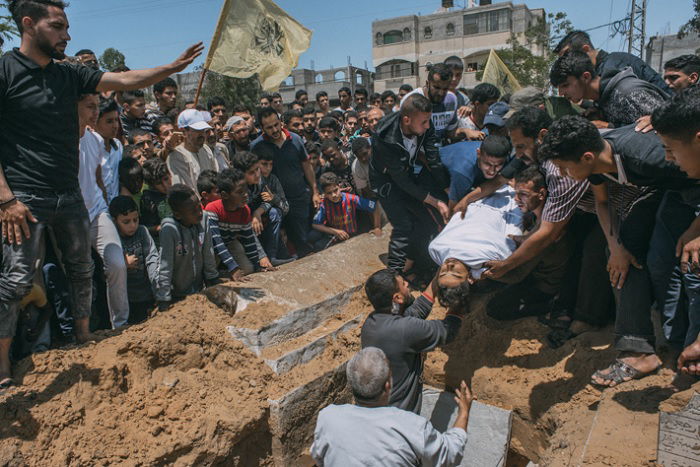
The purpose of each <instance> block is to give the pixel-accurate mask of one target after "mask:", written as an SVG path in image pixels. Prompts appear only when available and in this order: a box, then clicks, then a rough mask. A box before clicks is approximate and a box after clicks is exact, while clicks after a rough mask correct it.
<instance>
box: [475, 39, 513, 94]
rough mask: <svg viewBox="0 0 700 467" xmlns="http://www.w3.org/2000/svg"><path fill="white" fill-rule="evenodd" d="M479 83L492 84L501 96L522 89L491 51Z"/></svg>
mask: <svg viewBox="0 0 700 467" xmlns="http://www.w3.org/2000/svg"><path fill="white" fill-rule="evenodd" d="M481 82H482V83H491V84H493V85H494V86H496V87H497V88H498V89H499V90H500V91H501V94H512V93H514V92H515V91H518V90H519V89H520V88H521V87H522V86H520V83H519V82H518V79H517V78H516V77H515V76H514V75H513V73H511V72H510V70H509V69H508V67H507V66H506V64H505V63H503V60H501V58H500V57H499V56H498V54H497V53H496V52H495V51H494V50H493V49H491V52H489V59H488V60H487V61H486V66H485V67H484V76H482V78H481Z"/></svg>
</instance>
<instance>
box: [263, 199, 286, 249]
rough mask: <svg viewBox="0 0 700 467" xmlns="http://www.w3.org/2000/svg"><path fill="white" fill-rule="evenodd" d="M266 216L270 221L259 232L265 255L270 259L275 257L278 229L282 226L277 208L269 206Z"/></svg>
mask: <svg viewBox="0 0 700 467" xmlns="http://www.w3.org/2000/svg"><path fill="white" fill-rule="evenodd" d="M267 218H268V219H269V221H270V223H269V224H267V225H266V226H265V229H264V230H263V231H262V233H261V234H260V241H261V243H262V246H263V248H264V249H265V253H267V256H268V257H269V258H271V259H272V258H275V259H277V249H278V245H279V243H280V229H281V228H282V213H280V211H279V209H277V208H271V209H270V210H269V211H268V212H267Z"/></svg>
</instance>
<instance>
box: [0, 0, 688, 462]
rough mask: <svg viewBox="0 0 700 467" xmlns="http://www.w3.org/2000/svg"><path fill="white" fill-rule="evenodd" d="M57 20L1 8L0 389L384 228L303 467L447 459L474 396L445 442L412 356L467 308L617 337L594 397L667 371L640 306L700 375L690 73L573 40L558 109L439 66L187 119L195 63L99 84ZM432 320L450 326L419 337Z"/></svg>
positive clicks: (558, 69) (455, 328)
mask: <svg viewBox="0 0 700 467" xmlns="http://www.w3.org/2000/svg"><path fill="white" fill-rule="evenodd" d="M64 9H65V5H64V4H63V2H61V1H58V0H15V1H12V2H10V11H11V13H12V16H13V18H14V20H15V22H16V23H17V27H18V29H19V31H20V32H21V35H22V42H21V45H20V47H19V48H17V49H14V50H12V51H9V52H7V53H6V54H5V55H4V56H3V57H2V58H0V101H1V102H2V105H1V106H0V122H1V125H2V133H1V135H0V167H1V170H0V214H1V217H0V219H1V220H2V235H3V248H2V275H1V276H0V387H1V388H6V387H9V386H11V385H13V384H15V382H14V380H13V379H12V374H11V360H12V358H13V357H14V358H20V357H22V356H24V355H26V354H28V353H30V352H33V351H38V350H43V349H46V348H49V347H50V346H55V345H62V344H65V343H69V342H77V343H82V342H86V341H88V340H90V339H91V335H90V332H91V331H93V330H95V329H98V328H113V329H117V328H120V327H122V326H125V325H127V324H134V323H139V322H142V321H144V320H146V319H147V318H148V317H149V316H150V315H151V314H152V313H153V311H154V310H158V311H166V310H168V309H169V308H170V307H171V306H172V305H173V304H174V303H176V302H177V301H179V300H182V299H183V298H185V297H186V296H188V295H190V294H193V293H197V292H200V291H201V290H203V289H204V288H205V287H208V286H210V285H212V284H216V283H218V282H219V281H221V280H222V279H223V280H227V279H230V280H233V281H237V282H245V281H246V280H247V279H248V276H249V275H250V274H253V273H257V272H260V273H264V272H267V271H272V270H275V269H276V268H277V267H279V266H280V265H283V264H286V263H289V262H292V261H295V260H296V259H298V258H302V257H304V256H306V255H309V254H312V253H313V252H318V251H321V250H323V249H326V248H329V247H331V246H332V245H335V244H338V243H342V242H344V241H346V240H348V239H349V238H351V237H353V236H356V235H359V234H367V233H368V234H371V235H375V236H381V235H383V233H382V232H383V227H384V226H385V225H387V224H390V225H391V233H390V234H389V235H390V239H389V251H388V259H387V269H384V270H381V271H378V272H376V273H375V274H373V275H372V276H371V277H370V278H369V279H368V280H367V283H366V284H365V291H366V294H367V297H368V298H369V301H370V303H371V304H372V306H373V307H374V310H375V311H374V312H373V313H372V314H370V316H369V317H368V319H367V320H366V322H365V323H364V325H363V327H362V347H363V350H362V351H361V352H360V353H359V354H358V355H357V356H356V357H355V358H353V360H352V361H351V362H350V363H349V364H348V366H347V373H348V380H349V382H350V385H351V387H352V391H353V394H354V396H355V399H356V402H357V405H356V406H341V407H338V406H333V407H329V408H327V409H324V411H322V412H321V415H320V416H319V419H318V426H317V430H316V436H315V443H314V448H313V450H312V454H313V455H314V458H315V459H316V461H317V462H318V463H319V465H323V464H324V463H325V464H332V465H346V463H347V462H350V461H351V460H352V459H358V458H357V457H356V456H358V455H360V453H362V456H369V457H366V458H363V459H364V460H363V462H370V463H371V462H372V459H374V460H376V459H384V462H385V463H389V464H394V463H399V464H400V463H403V462H406V463H410V462H413V461H415V460H416V458H415V456H418V458H417V459H418V460H419V461H423V462H427V463H429V464H435V465H455V463H456V462H459V458H461V452H463V450H464V443H465V442H466V441H465V440H466V435H465V434H464V429H465V428H466V417H467V416H468V408H469V404H470V403H471V394H470V393H469V390H468V389H467V388H466V386H465V385H463V386H462V387H461V388H458V391H457V403H458V405H459V408H460V415H459V416H458V419H457V420H458V421H457V422H456V423H455V428H454V429H452V430H449V431H448V432H446V433H444V434H439V433H434V432H433V429H432V427H431V426H428V425H429V424H428V425H426V422H425V420H423V421H421V420H420V419H419V418H414V416H415V417H417V415H415V414H418V413H419V412H420V408H421V400H422V383H421V372H422V361H423V360H422V354H424V353H425V352H427V351H430V350H432V349H434V348H436V347H437V346H440V345H443V344H446V343H448V342H450V341H451V340H452V339H454V338H455V336H456V335H457V334H458V332H459V329H460V325H461V322H462V318H463V316H464V314H465V313H467V312H468V311H469V304H470V298H471V297H472V295H474V294H479V293H481V294H488V296H489V301H488V305H487V313H488V315H490V316H491V317H492V318H495V319H498V320H511V319H517V318H521V317H525V316H537V317H538V319H539V320H540V321H541V322H542V323H543V324H545V325H547V326H549V327H550V328H551V329H550V331H549V332H548V334H547V343H548V344H549V346H551V347H554V348H556V347H559V346H561V345H563V344H564V343H565V342H566V341H567V340H570V339H573V338H575V337H576V336H578V335H579V334H581V333H583V332H586V331H588V330H590V329H592V328H598V327H602V326H605V325H608V324H610V323H614V330H615V332H614V346H615V348H616V349H617V351H618V352H619V357H618V358H617V359H615V361H613V362H611V363H610V365H609V367H607V368H604V369H600V370H599V371H597V372H596V373H595V374H593V375H592V376H591V383H592V384H594V385H598V386H600V387H603V388H604V387H612V386H615V385H618V384H623V383H624V382H626V381H629V380H631V379H637V378H641V377H644V376H646V375H648V374H651V373H653V372H655V371H656V370H658V369H659V368H660V366H661V365H662V361H661V360H660V358H659V356H658V355H657V351H656V342H655V338H654V323H653V321H652V306H653V304H654V303H655V304H656V308H657V309H658V310H659V312H660V315H661V317H662V320H663V323H662V325H663V331H664V334H665V338H666V339H667V340H668V342H669V344H670V345H671V346H673V347H674V348H677V350H678V352H679V354H680V357H679V358H678V362H677V366H678V368H679V371H682V372H684V373H690V374H695V375H698V374H700V336H699V333H700V308H699V305H698V304H699V303H700V301H698V299H697V298H698V295H697V294H698V293H699V291H700V286H699V284H700V279H699V278H698V275H699V274H700V220H698V217H697V213H698V208H699V207H700V198H699V197H698V194H700V185H699V184H698V180H700V88H698V87H696V84H697V82H698V78H699V76H700V58H698V57H697V56H695V55H692V56H691V55H684V56H681V57H678V58H674V59H673V60H670V61H668V62H667V63H666V64H665V69H664V73H663V76H660V75H659V74H657V73H656V72H655V71H653V70H652V69H651V68H649V67H648V66H647V65H646V64H645V63H644V62H643V61H641V60H640V59H639V58H637V57H635V56H633V55H630V54H627V53H621V52H615V53H607V52H605V51H603V50H597V49H595V48H594V47H593V44H592V43H591V40H590V37H589V36H588V35H587V34H586V33H585V32H582V31H574V32H572V33H570V34H568V35H567V36H566V37H565V38H564V39H562V41H561V43H560V44H559V45H558V46H557V48H556V49H555V52H556V53H557V54H558V55H559V58H558V59H557V60H556V62H555V63H554V64H553V65H552V68H551V73H550V80H551V85H552V86H553V87H554V88H556V89H557V91H558V95H557V96H550V95H546V94H545V93H543V92H542V91H541V90H539V89H536V88H532V87H529V88H524V89H522V90H519V91H517V92H515V93H513V94H510V95H503V94H502V93H501V92H500V91H499V88H497V87H496V86H494V85H492V84H488V83H481V84H479V85H477V86H476V87H474V88H473V89H464V88H459V87H458V86H459V83H460V81H461V80H462V76H463V73H464V65H463V61H462V60H461V59H460V58H459V57H449V58H448V59H446V60H445V61H444V63H437V64H434V65H432V66H431V67H430V69H429V70H428V77H427V80H426V82H425V83H424V85H423V86H420V87H417V88H415V89H413V88H411V86H408V85H403V86H401V88H400V89H399V92H398V94H394V92H392V91H385V92H384V93H382V94H376V93H374V94H370V93H369V92H368V91H367V90H365V89H362V88H358V89H355V90H354V92H352V91H351V90H350V89H349V88H346V87H343V88H341V89H340V90H339V91H338V96H337V101H338V103H339V105H338V107H336V108H332V106H331V96H329V95H328V94H327V93H326V92H319V93H317V94H316V96H315V104H313V103H310V102H309V96H308V94H307V93H306V92H305V91H303V90H300V91H298V92H297V93H296V96H295V100H294V102H292V103H289V104H285V103H284V102H283V99H282V97H281V95H280V94H279V93H273V94H263V95H262V96H261V97H260V99H259V103H258V104H259V105H258V106H257V107H256V108H254V109H253V108H249V107H246V106H245V105H241V104H240V103H238V102H227V101H226V100H225V99H223V98H221V97H210V98H208V99H207V100H206V102H204V103H203V104H204V105H199V104H198V103H195V102H185V103H182V102H181V99H180V98H179V95H178V86H177V83H176V81H174V80H173V79H172V77H171V75H172V74H173V73H176V72H178V71H181V70H183V69H184V68H186V67H187V66H188V65H189V64H191V63H192V62H193V60H195V59H196V58H197V57H198V56H199V55H200V54H201V52H202V48H203V47H202V45H201V44H197V45H194V46H192V47H190V48H189V49H187V50H186V51H185V52H184V53H183V54H182V55H181V56H180V57H179V58H178V59H177V60H176V61H174V62H173V63H171V64H168V65H164V66H160V67H156V68H151V69H147V70H138V71H131V70H119V71H116V72H103V71H100V70H99V67H98V63H97V60H96V58H95V54H94V53H93V52H92V51H91V50H89V49H82V50H80V51H79V52H77V53H76V54H75V55H76V57H75V58H72V57H66V53H65V50H66V47H67V44H68V41H69V40H70V36H69V34H68V20H67V17H66V15H65V11H64ZM149 86H152V90H153V96H154V98H155V101H154V102H147V97H146V96H147V93H146V92H145V91H144V90H145V89H146V88H147V87H149ZM334 97H335V96H333V98H334ZM412 290H419V291H422V294H421V295H420V296H419V297H418V298H415V299H414V296H413V294H412V293H411V291H412ZM435 301H438V302H439V303H440V304H441V305H442V306H444V307H445V308H446V309H447V310H448V312H447V315H446V317H445V318H444V319H443V320H426V318H427V317H428V316H429V314H430V312H431V310H432V307H433V303H434V302H435ZM387 406H391V407H393V408H392V409H389V408H388V407H387ZM411 412H413V413H412V414H411ZM460 430H461V431H460ZM399 433H400V434H401V436H398V434H399ZM349 434H350V436H348V435H349ZM397 436H398V438H400V443H399V442H398V441H395V438H396V437H397ZM339 443H341V444H339ZM348 443H351V444H352V443H354V445H357V446H358V447H357V449H351V448H348V446H350V445H351V444H348ZM397 443H399V444H401V443H404V444H405V443H408V444H407V445H406V446H407V447H406V448H404V447H397V445H396V444H397ZM368 445H372V446H374V447H375V448H376V449H372V450H367V449H362V448H363V447H365V446H368ZM402 446H403V445H402ZM388 459H397V460H396V462H393V461H389V460H388Z"/></svg>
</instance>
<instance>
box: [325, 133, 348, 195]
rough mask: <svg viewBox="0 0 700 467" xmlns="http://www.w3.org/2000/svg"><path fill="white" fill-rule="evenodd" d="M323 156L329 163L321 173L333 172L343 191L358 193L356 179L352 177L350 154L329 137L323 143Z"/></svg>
mask: <svg viewBox="0 0 700 467" xmlns="http://www.w3.org/2000/svg"><path fill="white" fill-rule="evenodd" d="M321 152H322V153H323V158H324V159H326V160H327V161H328V164H326V166H325V167H324V168H323V170H322V171H321V175H323V174H324V173H328V172H331V173H333V174H335V176H336V177H337V178H338V186H340V191H342V192H343V193H352V194H357V189H356V188H355V181H354V180H353V177H352V166H351V165H350V162H349V161H348V156H346V155H345V153H344V152H343V151H341V150H340V146H338V143H336V142H335V141H333V140H330V139H327V140H324V141H323V143H321Z"/></svg>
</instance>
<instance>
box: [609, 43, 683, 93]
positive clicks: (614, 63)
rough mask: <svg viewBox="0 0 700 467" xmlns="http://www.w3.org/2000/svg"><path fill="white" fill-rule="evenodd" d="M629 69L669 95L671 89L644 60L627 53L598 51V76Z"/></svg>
mask: <svg viewBox="0 0 700 467" xmlns="http://www.w3.org/2000/svg"><path fill="white" fill-rule="evenodd" d="M627 67H631V68H632V71H633V72H634V74H635V75H636V76H637V78H639V79H641V80H644V81H646V82H647V83H651V84H653V85H654V86H656V87H657V88H659V89H661V90H662V91H663V92H664V93H666V94H669V95H670V94H671V88H669V87H668V84H666V82H665V81H664V79H663V77H662V76H661V75H660V74H658V73H657V72H656V71H655V70H654V69H653V68H652V67H650V66H649V65H647V64H646V63H645V62H644V60H642V59H641V58H639V57H637V56H636V55H632V54H630V53H627V52H610V53H608V52H606V51H605V50H599V51H598V55H597V56H596V64H595V71H596V73H597V74H598V76H603V75H605V74H607V73H608V72H609V71H610V70H622V69H625V68H627Z"/></svg>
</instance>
